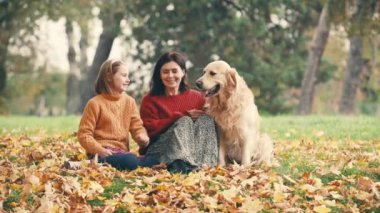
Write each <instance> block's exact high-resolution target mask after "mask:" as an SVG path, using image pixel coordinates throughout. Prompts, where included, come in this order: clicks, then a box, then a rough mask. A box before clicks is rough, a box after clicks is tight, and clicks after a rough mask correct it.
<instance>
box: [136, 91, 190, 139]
mask: <svg viewBox="0 0 380 213" xmlns="http://www.w3.org/2000/svg"><path fill="white" fill-rule="evenodd" d="M140 114H141V119H142V120H143V123H144V127H145V128H146V130H147V131H148V135H149V137H150V138H153V137H155V136H157V135H158V134H160V133H162V132H164V131H165V130H166V129H167V128H168V127H169V126H170V125H172V124H173V123H174V122H175V121H176V120H178V119H179V118H180V117H182V116H183V113H181V112H172V113H171V114H169V115H168V116H167V117H166V118H160V112H159V110H158V109H157V108H156V107H155V106H154V104H153V103H152V102H151V101H150V100H149V98H144V99H143V101H142V103H141V109H140Z"/></svg>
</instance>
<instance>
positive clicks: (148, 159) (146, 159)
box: [139, 156, 160, 167]
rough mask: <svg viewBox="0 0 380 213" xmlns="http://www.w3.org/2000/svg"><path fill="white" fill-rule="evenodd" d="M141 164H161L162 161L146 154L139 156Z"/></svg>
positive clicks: (142, 165) (145, 165) (146, 165)
mask: <svg viewBox="0 0 380 213" xmlns="http://www.w3.org/2000/svg"><path fill="white" fill-rule="evenodd" d="M139 160H140V161H139V166H141V167H152V166H154V165H157V164H160V161H159V160H158V159H157V158H155V157H152V156H144V157H141V158H139Z"/></svg>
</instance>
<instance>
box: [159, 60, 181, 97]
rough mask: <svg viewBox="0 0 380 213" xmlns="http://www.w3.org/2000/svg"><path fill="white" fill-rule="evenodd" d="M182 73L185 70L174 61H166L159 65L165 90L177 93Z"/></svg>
mask: <svg viewBox="0 0 380 213" xmlns="http://www.w3.org/2000/svg"><path fill="white" fill-rule="evenodd" d="M184 75H185V72H184V71H183V70H182V69H181V67H180V66H179V65H178V64H177V63H176V62H174V61H171V62H168V63H166V64H164V65H163V66H162V67H161V71H160V78H161V80H162V83H163V84H164V86H165V90H166V91H167V92H168V91H170V92H174V93H175V94H177V93H178V90H179V85H180V83H181V80H182V78H183V76H184Z"/></svg>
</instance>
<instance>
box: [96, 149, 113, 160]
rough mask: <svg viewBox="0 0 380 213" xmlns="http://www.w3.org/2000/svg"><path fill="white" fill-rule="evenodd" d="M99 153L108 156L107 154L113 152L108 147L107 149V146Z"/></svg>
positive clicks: (100, 155)
mask: <svg viewBox="0 0 380 213" xmlns="http://www.w3.org/2000/svg"><path fill="white" fill-rule="evenodd" d="M98 155H99V157H103V158H104V157H107V156H110V155H112V152H111V150H108V149H106V148H103V149H102V151H100V152H99V153H98Z"/></svg>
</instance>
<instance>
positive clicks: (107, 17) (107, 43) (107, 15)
mask: <svg viewBox="0 0 380 213" xmlns="http://www.w3.org/2000/svg"><path fill="white" fill-rule="evenodd" d="M103 15H104V16H101V17H102V18H103V19H102V22H103V31H102V33H101V34H100V37H99V42H98V46H97V48H96V51H95V56H94V59H93V61H92V65H91V67H90V69H89V70H88V72H86V77H85V78H84V79H83V81H84V82H83V83H82V84H81V85H82V88H81V91H82V94H81V95H82V101H81V106H80V111H81V112H82V111H83V109H84V107H85V106H86V104H87V102H88V100H90V99H91V98H92V97H93V96H95V89H94V83H95V81H96V78H97V76H98V72H99V68H100V66H101V65H102V63H103V62H104V61H105V60H107V58H108V56H109V54H110V52H111V48H112V44H113V41H114V40H115V38H116V36H117V35H118V34H119V32H120V21H121V19H122V15H120V14H112V13H111V12H110V11H107V12H105V11H104V13H103Z"/></svg>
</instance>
